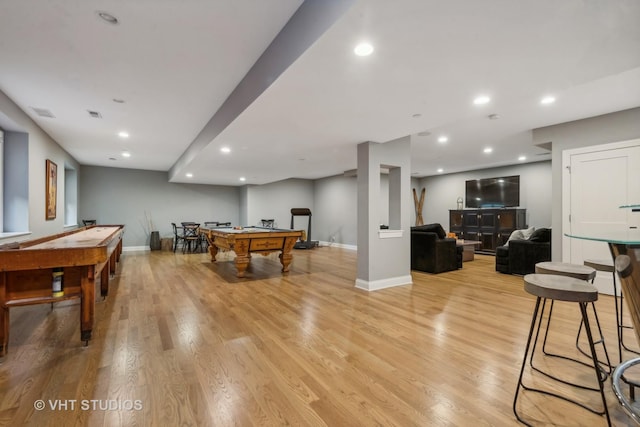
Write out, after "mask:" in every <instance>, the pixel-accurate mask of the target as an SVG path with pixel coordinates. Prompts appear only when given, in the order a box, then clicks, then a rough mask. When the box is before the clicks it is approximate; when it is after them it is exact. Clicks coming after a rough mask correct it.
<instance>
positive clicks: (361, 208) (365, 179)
mask: <svg viewBox="0 0 640 427" xmlns="http://www.w3.org/2000/svg"><path fill="white" fill-rule="evenodd" d="M387 173H388V175H389V191H388V199H389V200H388V209H389V212H388V213H386V212H381V210H382V206H383V205H385V204H384V203H382V202H383V201H382V199H381V198H382V197H385V195H381V191H380V188H381V175H382V174H387ZM410 187H411V140H410V137H409V136H407V137H403V138H399V139H396V140H393V141H390V142H387V143H384V144H380V143H376V142H370V141H369V142H364V143H362V144H360V145H358V267H357V278H356V287H357V288H360V289H365V290H368V291H374V290H377V289H384V288H388V287H392V286H400V285H410V284H411V283H412V280H411V252H410V251H411V240H410V239H411V233H410V227H411V225H410V223H411V201H412V199H411V193H410ZM387 214H388V225H389V229H388V230H381V229H380V219H381V218H386V217H387Z"/></svg>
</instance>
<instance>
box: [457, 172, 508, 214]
mask: <svg viewBox="0 0 640 427" xmlns="http://www.w3.org/2000/svg"><path fill="white" fill-rule="evenodd" d="M465 184H466V189H465V205H466V207H468V208H504V207H509V206H520V175H514V176H503V177H500V178H483V179H472V180H469V181H467V182H466V183H465Z"/></svg>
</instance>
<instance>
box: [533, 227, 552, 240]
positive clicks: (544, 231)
mask: <svg viewBox="0 0 640 427" xmlns="http://www.w3.org/2000/svg"><path fill="white" fill-rule="evenodd" d="M529 240H531V241H532V242H550V241H551V229H550V228H538V229H537V230H536V231H534V232H533V234H532V235H531V237H529Z"/></svg>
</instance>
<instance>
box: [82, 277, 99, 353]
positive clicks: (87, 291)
mask: <svg viewBox="0 0 640 427" xmlns="http://www.w3.org/2000/svg"><path fill="white" fill-rule="evenodd" d="M82 270H83V271H82V279H81V283H80V287H81V292H82V299H81V302H80V339H81V340H82V341H84V343H85V345H88V344H89V340H90V339H91V332H92V331H93V317H94V310H95V306H96V300H95V298H96V267H95V266H93V265H91V266H86V267H83V269H82Z"/></svg>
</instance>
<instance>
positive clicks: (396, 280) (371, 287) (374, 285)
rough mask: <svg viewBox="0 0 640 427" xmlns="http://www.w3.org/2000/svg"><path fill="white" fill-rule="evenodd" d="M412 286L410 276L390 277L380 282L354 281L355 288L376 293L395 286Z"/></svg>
mask: <svg viewBox="0 0 640 427" xmlns="http://www.w3.org/2000/svg"><path fill="white" fill-rule="evenodd" d="M406 285H413V280H412V278H411V275H408V276H398V277H390V278H388V279H382V280H371V281H369V280H362V279H356V288H358V289H362V290H365V291H378V290H380V289H385V288H393V287H395V286H406Z"/></svg>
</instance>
